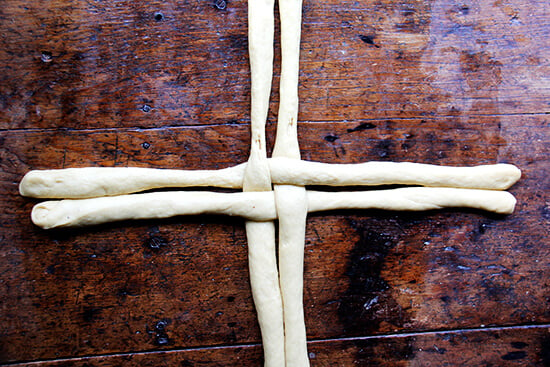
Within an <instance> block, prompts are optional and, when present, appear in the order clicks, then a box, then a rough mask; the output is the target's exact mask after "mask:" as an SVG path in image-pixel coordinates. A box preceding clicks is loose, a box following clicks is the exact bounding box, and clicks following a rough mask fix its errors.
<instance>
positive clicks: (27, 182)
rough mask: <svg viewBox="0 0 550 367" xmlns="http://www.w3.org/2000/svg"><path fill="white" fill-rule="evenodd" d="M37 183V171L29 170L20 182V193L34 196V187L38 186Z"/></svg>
mask: <svg viewBox="0 0 550 367" xmlns="http://www.w3.org/2000/svg"><path fill="white" fill-rule="evenodd" d="M37 183H38V182H37V176H36V171H29V172H27V173H26V174H25V176H23V178H22V179H21V182H20V183H19V194H21V196H27V197H33V196H34V190H33V189H32V188H33V186H36V184H37Z"/></svg>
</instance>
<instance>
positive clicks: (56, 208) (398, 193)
mask: <svg viewBox="0 0 550 367" xmlns="http://www.w3.org/2000/svg"><path fill="white" fill-rule="evenodd" d="M285 187H288V188H291V189H292V188H296V186H285ZM298 188H299V187H298ZM274 196H275V195H274V193H273V191H258V192H235V193H219V192H208V191H202V192H196V191H183V192H179V191H167V192H152V193H145V194H132V195H120V196H109V197H101V198H91V199H67V200H56V201H45V202H42V203H39V204H37V205H35V207H34V208H33V211H32V214H31V218H32V220H33V222H34V224H36V225H37V226H39V227H41V228H44V229H49V228H57V227H78V226H90V225H96V224H102V223H108V222H114V221H120V220H131V219H155V218H168V217H173V216H177V215H199V214H221V215H231V216H241V217H243V218H246V219H248V220H249V221H254V222H250V223H256V224H258V226H256V227H257V228H259V230H258V231H257V232H254V233H253V234H252V235H254V234H257V233H262V232H261V231H260V229H261V230H262V231H271V230H273V229H274V226H273V223H272V221H273V220H275V219H276V218H277V215H279V216H280V213H278V212H277V211H276V208H275V197H274ZM293 197H294V196H292V195H290V196H289V198H293ZM280 200H281V203H282V200H285V199H280ZM290 201H292V200H290ZM515 203H516V200H515V198H514V196H513V195H512V194H510V193H509V192H507V191H494V190H473V189H453V188H441V187H404V188H399V189H392V190H372V191H355V192H322V191H307V207H308V211H309V212H317V211H323V210H339V209H383V210H408V211H413V210H414V211H419V210H433V209H441V208H457V207H463V208H474V209H481V210H486V211H491V212H495V213H499V214H511V213H512V212H513V210H514V205H515ZM285 204H287V205H288V207H289V208H292V207H293V205H294V204H293V203H292V202H286V203H282V204H281V207H283V206H284V205H285ZM300 205H301V204H300ZM301 207H302V206H300V208H301ZM300 210H302V209H300ZM281 217H282V220H283V221H286V220H288V218H291V217H292V216H287V215H283V216H281ZM263 222H265V224H266V226H264V227H263V228H262V226H260V224H264V223H263ZM267 224H269V225H270V226H268V225H267ZM296 228H300V227H296ZM297 230H298V229H297ZM289 231H290V230H289ZM271 233H272V232H269V235H267V236H264V237H267V238H271ZM258 236H260V235H259V234H258ZM280 236H281V237H282V239H281V241H282V242H284V243H290V241H289V240H287V238H294V237H297V234H286V233H283V234H280ZM287 236H288V237H287ZM262 238H263V237H260V239H262ZM273 238H274V237H273ZM252 243H253V246H255V245H257V244H258V243H261V245H262V246H264V245H265V244H271V245H273V246H274V245H275V244H274V241H272V242H269V243H268V242H267V241H263V242H262V241H253V242H252ZM265 246H267V245H265ZM268 248H269V249H272V250H273V251H267V250H266V251H263V253H265V254H269V256H271V255H272V254H274V252H275V250H274V248H272V247H268ZM253 252H254V251H253ZM260 252H262V251H260ZM252 256H256V255H254V254H253V255H252ZM258 256H261V255H258ZM299 256H301V255H299ZM271 259H272V260H273V261H274V256H272V257H271ZM291 261H292V260H291ZM300 263H301V260H300ZM270 264H272V263H270ZM285 266H286V265H285ZM263 268H264V267H262V269H260V272H261V271H264V270H265V271H267V269H263ZM268 268H269V269H271V270H269V271H273V269H274V270H276V267H275V266H271V265H270V266H269V267H268ZM299 271H301V267H300V268H299ZM256 274H257V273H256ZM275 276H276V274H275ZM267 284H269V282H268V283H267ZM268 288H269V287H268ZM263 291H264V290H262V292H263ZM277 297H278V293H277ZM269 304H278V305H279V306H280V303H277V302H270V303H269ZM281 312H282V311H281ZM269 327H271V326H269ZM281 327H282V325H281ZM281 345H282V341H281Z"/></svg>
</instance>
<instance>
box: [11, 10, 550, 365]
mask: <svg viewBox="0 0 550 367" xmlns="http://www.w3.org/2000/svg"><path fill="white" fill-rule="evenodd" d="M548 12H549V10H548V7H547V6H544V3H543V2H541V1H535V2H527V1H524V0H509V1H500V0H499V1H496V2H493V1H484V0H474V1H468V2H466V3H456V2H452V1H449V0H440V1H430V2H426V1H422V2H421V1H416V0H407V1H396V2H395V1H389V0H382V1H359V2H350V1H332V0H330V1H324V2H312V1H306V2H305V3H304V25H303V42H302V55H301V58H302V61H301V62H302V69H301V75H300V83H301V84H300V98H301V99H300V102H301V109H300V116H299V117H300V124H299V139H300V145H301V149H302V157H303V159H307V160H316V161H322V162H333V163H355V162H364V161H369V160H392V161H414V162H422V163H432V164H444V165H477V164H490V163H498V162H501V163H502V162H505V163H512V164H515V165H517V166H518V167H520V168H521V169H522V172H523V176H522V179H521V181H520V182H519V183H517V184H516V185H514V186H513V187H512V189H511V190H510V191H511V192H512V193H513V194H514V195H515V196H516V197H517V199H518V205H517V208H516V211H515V213H514V214H512V215H510V216H495V215H490V214H487V213H483V212H478V211H463V210H445V211H433V212H427V213H415V214H407V213H390V212H381V211H335V212H329V213H324V214H315V215H311V216H310V217H309V218H308V224H307V232H306V256H305V294H304V301H305V315H306V324H307V328H308V339H309V340H310V346H309V347H310V352H311V353H312V355H311V359H312V365H313V366H332V365H341V366H348V365H383V366H402V365H403V366H405V365H411V366H430V365H433V366H443V365H448V366H459V365H499V366H507V365H518V364H519V365H525V366H544V365H547V364H548V363H550V362H549V361H550V357H549V356H548V351H549V350H550V336H549V335H550V334H549V327H550V307H549V302H550V301H549V300H550V292H549V289H550V288H549V284H548V279H550V248H549V247H548V240H547V234H548V233H549V231H550V228H549V227H550V215H549V213H550V204H549V203H550V200H549V198H548V192H550V182H549V180H548V177H547V173H546V172H548V169H549V168H550V167H549V164H548V162H549V158H550V154H549V150H550V144H549V131H548V126H549V121H548V117H547V116H548V114H547V113H548V111H549V108H548V101H549V100H550V99H549V92H548V83H547V75H548V72H549V71H550V67H549V65H550V62H549V52H550V51H549V49H550V48H549V47H548V39H549V37H548V36H549V33H550V27H549V24H548V19H550V18H549V17H548V15H549V14H548ZM0 30H1V31H2V32H0V40H1V41H2V47H1V48H0V60H1V61H2V62H1V63H0V70H1V71H2V72H1V73H0V103H1V108H0V147H1V149H0V194H1V195H0V207H1V208H2V209H3V210H2V211H1V212H0V228H2V229H1V230H0V293H1V294H2V295H3V297H0V363H3V364H19V365H27V366H30V365H34V364H43V365H45V366H85V365H88V366H107V365H125V366H133V365H140V366H147V365H162V364H167V365H181V366H193V365H201V366H228V365H250V366H256V365H258V366H259V365H261V361H262V354H261V348H260V345H259V343H260V334H259V329H258V326H257V324H256V316H255V311H254V307H253V304H252V298H251V294H250V289H249V287H250V286H249V281H248V270H247V262H246V252H247V248H246V239H245V233H244V225H243V221H242V220H240V219H235V218H226V217H216V216H209V217H179V218H174V219H170V220H157V221H141V222H123V223H117V224H110V225H104V226H98V227H93V228H86V229H75V230H59V231H43V230H40V229H38V228H36V227H34V226H33V225H32V223H31V222H30V218H29V214H30V209H31V208H32V205H33V204H35V203H36V202H37V201H36V200H32V199H27V198H22V197H20V196H19V195H18V192H17V185H18V182H19V181H20V179H21V177H22V176H23V175H24V174H25V173H26V172H27V171H29V170H31V169H50V168H63V167H84V166H108V167H110V166H135V167H153V168H181V169H184V168H187V169H199V168H203V169H214V168H223V167H228V166H231V165H234V164H237V163H242V162H244V161H245V160H246V159H247V156H248V149H249V142H248V139H249V125H248V122H249V118H248V108H249V102H250V101H249V71H248V60H247V40H246V2H245V1H236V0H234V1H218V2H216V1H201V2H189V1H178V2H176V1H164V2H159V1H148V2H134V1H112V0H109V1H101V2H92V1H84V0H69V1H50V2H47V3H43V2H40V3H39V2H31V3H28V2H23V1H20V0H6V1H4V3H3V6H2V7H1V8H0ZM275 47H276V55H277V56H276V62H277V63H278V62H279V61H278V57H279V56H278V52H279V50H278V41H276V45H275ZM277 73H278V65H276V74H277ZM275 79H276V80H275V81H274V85H277V77H276V78H275ZM276 89H277V88H274V90H273V95H272V96H273V98H272V103H271V112H270V116H269V121H268V132H267V135H268V136H267V139H268V147H269V149H271V148H272V146H273V140H274V130H275V125H274V121H276V111H277V106H278V104H277V102H278V94H277V91H276ZM269 153H270V152H269Z"/></svg>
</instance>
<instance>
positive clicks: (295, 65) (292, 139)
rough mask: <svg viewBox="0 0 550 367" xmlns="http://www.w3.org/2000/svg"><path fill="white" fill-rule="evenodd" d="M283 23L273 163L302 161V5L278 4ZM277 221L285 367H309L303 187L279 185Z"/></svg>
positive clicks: (283, 0) (282, 0) (291, 0)
mask: <svg viewBox="0 0 550 367" xmlns="http://www.w3.org/2000/svg"><path fill="white" fill-rule="evenodd" d="M279 14H280V19H281V81H280V86H279V95H280V104H279V116H278V121H277V136H276V139H275V147H274V149H273V157H286V158H290V160H291V161H297V160H299V159H300V148H299V145H298V133H297V120H298V74H299V59H300V31H301V23H302V21H301V18H302V1H301V0H279ZM274 190H275V205H276V207H277V215H278V217H279V272H280V284H281V293H282V297H283V314H284V324H285V355H286V367H307V366H309V359H308V353H307V339H306V328H305V323H304V307H303V288H304V287H303V283H304V281H303V279H304V275H303V273H304V270H303V269H304V242H305V228H306V217H307V196H306V190H305V188H304V187H303V186H292V185H275V188H274Z"/></svg>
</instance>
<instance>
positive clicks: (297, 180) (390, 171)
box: [269, 158, 521, 190]
mask: <svg viewBox="0 0 550 367" xmlns="http://www.w3.org/2000/svg"><path fill="white" fill-rule="evenodd" d="M269 163H270V169H271V177H272V180H273V183H284V184H293V185H326V186H352V185H364V186H374V185H394V184H395V185H421V186H430V187H454V188H465V189H489V190H505V189H507V188H509V187H510V186H512V185H513V184H514V183H515V182H517V181H518V180H519V178H520V176H521V171H520V170H519V169H518V168H517V167H516V166H514V165H511V164H492V165H481V166H474V167H451V166H437V165H432V164H423V163H409V162H399V163H396V162H366V163H352V164H333V163H319V162H311V161H300V160H293V159H286V158H272V159H271V160H270V162H269Z"/></svg>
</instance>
